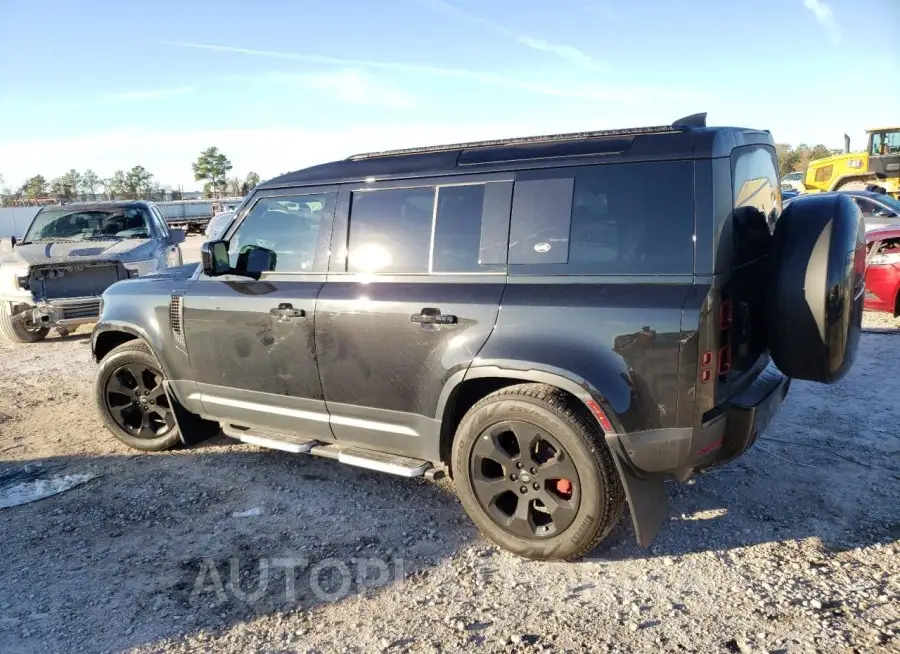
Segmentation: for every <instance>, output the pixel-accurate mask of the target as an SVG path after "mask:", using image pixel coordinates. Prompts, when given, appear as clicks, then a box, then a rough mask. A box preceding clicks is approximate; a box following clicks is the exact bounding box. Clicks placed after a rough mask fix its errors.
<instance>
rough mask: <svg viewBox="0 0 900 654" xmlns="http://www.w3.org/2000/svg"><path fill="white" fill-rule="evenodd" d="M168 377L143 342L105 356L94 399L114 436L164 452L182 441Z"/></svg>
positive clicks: (141, 446) (148, 449)
mask: <svg viewBox="0 0 900 654" xmlns="http://www.w3.org/2000/svg"><path fill="white" fill-rule="evenodd" d="M165 379H166V376H165V373H164V372H163V368H162V366H161V365H160V363H159V361H158V360H157V359H156V357H155V356H154V355H153V353H152V352H151V350H150V347H149V346H148V345H147V344H146V343H144V342H143V341H140V340H136V339H135V340H132V341H128V342H126V343H123V344H122V345H119V346H118V347H116V348H114V349H113V350H112V351H110V352H109V353H108V354H107V355H106V356H105V357H103V360H102V361H101V362H100V368H99V369H98V370H97V377H96V379H95V382H94V398H95V402H96V406H97V411H98V412H99V414H100V418H101V419H102V420H103V422H104V424H105V425H106V428H107V429H109V431H110V432H111V433H112V435H113V436H115V437H116V438H117V439H118V440H120V441H122V442H123V443H125V444H126V445H128V446H129V447H133V448H135V449H137V450H143V451H145V452H161V451H163V450H168V449H171V448H173V447H176V446H177V445H178V444H179V443H181V433H180V432H179V429H178V423H177V422H176V419H175V418H176V416H175V411H174V410H173V409H174V407H173V406H172V400H170V398H169V395H168V394H167V393H166V387H165V385H164V382H165Z"/></svg>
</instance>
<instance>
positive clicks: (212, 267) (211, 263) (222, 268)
mask: <svg viewBox="0 0 900 654" xmlns="http://www.w3.org/2000/svg"><path fill="white" fill-rule="evenodd" d="M179 231H181V230H179ZM200 260H201V261H202V263H203V273H204V274H205V275H207V276H208V277H218V276H219V275H225V274H227V273H229V272H231V265H230V264H229V262H228V242H227V241H207V242H206V243H204V244H203V245H201V246H200Z"/></svg>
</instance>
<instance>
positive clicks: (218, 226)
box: [206, 211, 237, 241]
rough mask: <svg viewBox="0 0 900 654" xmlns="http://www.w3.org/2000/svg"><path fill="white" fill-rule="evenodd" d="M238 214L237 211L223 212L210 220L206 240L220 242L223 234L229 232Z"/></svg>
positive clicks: (207, 225)
mask: <svg viewBox="0 0 900 654" xmlns="http://www.w3.org/2000/svg"><path fill="white" fill-rule="evenodd" d="M236 213H237V212H235V211H221V212H219V213H217V214H216V215H215V216H213V217H212V218H210V221H209V222H208V223H207V224H206V240H207V241H217V240H219V238H221V236H222V234H224V233H225V232H226V231H227V230H228V227H229V226H230V225H231V222H232V221H233V220H234V216H235V214H236Z"/></svg>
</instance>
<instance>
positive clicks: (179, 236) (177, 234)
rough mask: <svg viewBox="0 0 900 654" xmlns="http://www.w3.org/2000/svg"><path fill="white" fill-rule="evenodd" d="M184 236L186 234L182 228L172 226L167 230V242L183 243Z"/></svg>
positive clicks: (172, 243) (173, 243)
mask: <svg viewBox="0 0 900 654" xmlns="http://www.w3.org/2000/svg"><path fill="white" fill-rule="evenodd" d="M185 238H186V235H185V233H184V230H183V229H177V228H173V229H170V230H169V244H171V245H179V244H180V243H184V239H185Z"/></svg>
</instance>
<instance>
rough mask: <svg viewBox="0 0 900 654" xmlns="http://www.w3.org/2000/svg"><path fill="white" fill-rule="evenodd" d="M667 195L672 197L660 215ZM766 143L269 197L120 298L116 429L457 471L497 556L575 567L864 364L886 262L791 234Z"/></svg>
mask: <svg viewBox="0 0 900 654" xmlns="http://www.w3.org/2000/svg"><path fill="white" fill-rule="evenodd" d="M647 188H653V189H654V192H653V193H647V192H646V189H647ZM781 209H782V201H781V189H780V184H779V180H778V172H777V160H776V155H775V144H774V142H773V140H772V137H771V135H770V134H769V133H768V132H765V131H756V130H750V129H741V128H727V127H721V128H713V127H707V126H706V120H705V114H698V115H695V116H689V117H687V118H684V119H681V120H679V121H676V122H675V123H674V124H672V125H664V126H659V127H644V128H637V129H622V130H610V131H601V132H588V133H578V134H562V135H552V136H541V137H528V138H520V139H503V140H495V141H483V142H478V143H464V144H456V145H448V146H435V147H425V148H414V149H408V150H399V151H393V152H380V153H372V154H362V155H356V156H353V157H350V158H349V159H347V160H344V161H337V162H333V163H328V164H323V165H319V166H314V167H312V168H307V169H304V170H299V171H297V172H293V173H289V174H286V175H282V176H280V177H278V178H275V179H272V180H269V181H267V182H265V183H263V184H260V185H259V186H258V187H257V188H256V189H254V191H253V193H252V196H251V197H250V198H249V200H248V201H246V202H245V203H244V205H243V206H242V208H241V209H240V210H239V211H238V215H237V217H236V219H235V220H234V222H233V223H232V224H231V226H230V227H229V228H228V230H227V231H226V233H225V234H224V236H223V237H222V238H221V240H215V241H210V242H207V243H205V244H204V245H203V246H202V250H201V255H202V264H201V265H200V266H184V267H181V268H178V269H175V270H173V271H170V272H169V273H166V274H164V275H149V276H147V277H144V278H142V279H137V280H129V281H125V282H121V283H118V284H115V285H114V286H112V287H111V288H109V289H108V290H107V291H106V292H105V293H104V296H103V297H104V303H103V311H102V315H101V318H100V321H99V323H98V324H97V326H96V327H95V329H94V333H93V338H92V350H93V354H94V357H95V359H96V361H97V362H98V363H99V369H98V372H97V376H96V382H95V398H96V406H97V410H98V411H99V414H100V416H101V418H102V419H103V421H104V423H105V424H106V426H107V427H108V428H109V430H110V431H111V433H112V434H113V435H114V436H115V437H117V438H118V439H119V440H121V441H122V442H123V443H126V444H128V445H130V446H132V447H135V448H137V449H141V450H148V451H158V450H164V449H167V448H171V447H174V446H176V445H178V444H179V442H184V443H187V444H190V443H194V442H197V441H200V440H202V439H204V438H207V437H210V436H212V435H215V434H217V433H219V431H220V429H221V430H222V431H224V433H225V434H226V435H228V436H231V437H234V438H237V439H239V440H241V441H244V442H246V443H253V444H256V445H260V446H264V447H269V448H273V449H278V450H284V451H287V452H293V453H307V454H312V455H317V456H322V457H326V458H330V459H336V460H337V461H339V462H342V463H346V464H350V465H355V466H360V467H363V468H368V469H372V470H379V471H383V472H388V473H394V474H398V475H403V476H408V477H415V476H424V477H426V478H436V477H439V476H442V475H443V474H444V472H449V473H450V475H451V476H452V477H453V479H454V482H455V485H456V489H457V492H458V493H459V496H460V498H461V501H462V504H463V507H464V508H465V510H466V512H467V513H468V514H469V516H470V517H471V518H472V520H473V521H474V522H475V524H476V525H477V526H478V527H479V528H480V529H481V530H482V531H483V533H485V534H486V535H487V536H488V537H489V538H490V539H492V540H493V541H494V542H496V543H497V544H499V545H500V546H502V547H503V548H506V549H507V550H510V551H512V552H515V553H517V554H519V555H522V556H526V557H531V558H535V559H572V558H577V557H579V556H582V555H584V554H585V553H587V552H588V551H590V550H591V549H592V548H593V547H594V546H595V545H596V543H598V542H599V541H600V540H602V539H603V538H604V537H605V536H606V535H607V534H609V532H610V530H611V529H612V528H613V527H614V526H615V525H616V523H617V522H618V520H619V517H620V515H621V513H622V511H623V509H624V506H625V503H626V502H627V503H628V505H629V507H630V511H631V517H632V521H633V524H634V527H635V532H636V536H637V540H638V542H639V543H640V544H641V545H647V544H649V543H650V541H651V540H652V539H653V538H654V537H655V535H656V533H657V532H658V530H659V529H660V528H661V526H662V525H663V524H664V522H665V520H666V519H667V496H666V490H665V487H664V485H663V482H664V481H665V480H666V479H669V478H675V479H678V480H685V479H687V478H689V477H690V476H691V475H692V474H694V473H695V472H697V471H699V470H703V469H705V468H709V467H711V466H715V465H720V464H722V463H725V462H726V461H729V460H732V459H734V458H735V457H738V456H740V455H741V454H743V453H744V452H745V451H747V449H748V448H749V447H751V446H752V445H753V443H754V441H755V440H756V439H757V438H758V436H759V434H760V433H761V432H762V431H763V430H764V429H765V428H766V426H767V425H768V424H769V423H770V421H771V420H772V418H773V417H774V416H775V414H776V412H777V411H778V409H779V407H780V406H781V404H782V402H783V400H784V398H785V396H786V394H787V392H788V388H789V386H790V383H791V379H792V378H793V379H804V380H811V381H815V382H822V383H832V382H835V381H836V380H838V379H840V378H841V377H842V376H843V375H844V374H845V373H846V372H847V371H848V370H849V368H850V367H851V365H852V363H853V361H854V359H855V356H856V351H857V344H858V341H859V335H860V325H861V319H862V303H863V291H864V274H865V257H866V250H865V240H864V230H863V223H862V219H861V216H860V212H859V209H858V208H857V207H856V205H854V204H853V202H852V201H851V200H850V199H849V198H847V197H845V196H843V195H835V196H823V197H817V196H813V197H808V198H798V199H797V200H795V201H794V202H793V203H792V204H791V206H790V207H789V208H788V209H786V210H784V211H783V212H782V210H781Z"/></svg>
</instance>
